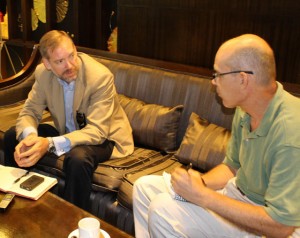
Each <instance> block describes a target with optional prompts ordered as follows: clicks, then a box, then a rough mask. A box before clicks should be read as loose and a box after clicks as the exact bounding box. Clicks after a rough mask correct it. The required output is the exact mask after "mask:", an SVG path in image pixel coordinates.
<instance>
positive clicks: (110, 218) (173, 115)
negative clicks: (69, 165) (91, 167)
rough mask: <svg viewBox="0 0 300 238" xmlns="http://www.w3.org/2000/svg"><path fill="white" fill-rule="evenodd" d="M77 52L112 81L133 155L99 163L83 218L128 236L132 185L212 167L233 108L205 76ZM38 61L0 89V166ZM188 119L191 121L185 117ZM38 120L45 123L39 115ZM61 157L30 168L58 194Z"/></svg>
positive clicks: (177, 66)
mask: <svg viewBox="0 0 300 238" xmlns="http://www.w3.org/2000/svg"><path fill="white" fill-rule="evenodd" d="M78 51H81V52H86V53H88V54H90V55H91V56H93V57H94V58H95V59H96V60H98V61H99V62H101V63H103V64H104V65H106V66H107V67H108V68H109V69H110V70H111V71H112V73H113V74H114V75H115V84H116V88H117V91H118V93H119V94H120V101H121V104H122V106H123V107H124V110H125V112H126V113H127V115H128V118H129V120H130V122H131V125H132V127H133V134H134V140H135V152H134V153H133V155H131V156H128V157H127V158H123V159H116V160H109V161H107V162H105V163H102V164H99V166H98V168H97V170H96V171H95V173H94V178H93V180H94V182H93V192H92V194H91V198H90V199H91V209H90V212H91V213H93V214H94V215H96V216H98V217H100V218H101V219H104V220H106V221H107V222H109V223H111V224H112V225H114V226H117V227H118V228H120V229H122V230H124V231H125V232H127V233H129V234H131V235H134V224H133V214H132V197H131V191H132V184H133V183H134V181H135V180H136V179H137V178H139V177H140V176H142V175H145V174H161V173H162V172H163V171H165V170H166V171H171V170H172V169H173V168H174V167H176V166H181V164H182V163H188V162H189V158H193V159H194V161H193V165H195V167H196V169H199V170H200V171H205V170H208V169H210V168H211V167H213V166H215V165H216V164H218V163H220V162H221V161H222V158H223V156H224V151H225V147H226V143H227V140H228V138H229V136H230V128H231V121H232V116H233V113H234V110H232V109H226V108H224V107H222V105H221V102H220V100H219V98H218V97H217V96H216V94H215V92H214V89H213V87H212V86H211V82H210V75H211V71H210V70H207V69H201V68H196V67H191V66H186V65H180V64H175V63H169V62H162V61H157V60H151V59H144V58H139V57H134V56H128V55H121V54H111V53H109V52H104V51H99V50H93V49H88V48H80V47H78ZM39 60H40V59H39V54H38V53H37V52H36V50H34V53H33V55H32V58H31V60H30V62H29V63H28V64H27V65H26V67H25V68H24V71H23V72H21V73H20V75H18V76H17V77H15V78H14V80H5V82H2V83H0V120H1V123H0V163H3V160H4V158H3V150H2V149H3V144H2V138H3V132H4V131H5V130H6V129H8V128H9V127H10V126H12V125H14V123H15V119H16V117H17V115H18V112H19V110H20V109H21V107H22V104H23V102H24V101H23V100H24V99H25V98H26V96H27V94H28V92H29V90H30V88H31V85H32V83H33V81H34V74H33V70H34V68H35V66H36V64H37V63H38V62H39ZM287 88H288V89H289V90H292V91H293V92H294V93H295V94H297V93H298V94H297V95H299V92H300V90H299V86H298V85H296V86H295V85H292V86H291V85H288V84H287ZM192 113H193V115H194V117H193V118H195V117H196V120H194V121H193V120H192V119H190V117H191V114H192ZM197 115H198V116H200V117H201V118H200V119H199V118H198V117H197ZM43 118H44V119H43V120H44V121H49V120H51V118H50V116H49V114H48V113H47V112H45V115H44V117H43ZM195 122H196V123H195ZM196 127H197V128H198V129H197V128H196ZM199 127H201V128H202V129H200V130H201V133H202V134H201V135H200V136H198V137H197V138H196V141H197V143H198V144H197V148H196V149H195V147H193V145H191V144H193V143H190V141H189V140H190V137H193V136H194V134H195V133H191V132H192V128H193V129H195V128H196V129H197V130H198V131H199ZM187 128H189V129H188V130H187ZM203 128H204V129H203ZM189 130H190V132H188V131H189ZM187 135H189V136H187ZM182 141H184V142H183V143H182ZM199 142H201V143H199ZM180 146H182V147H180ZM178 148H179V150H178ZM178 151H180V152H179V153H178ZM184 157H186V158H184ZM199 158H201V159H199ZM63 159H64V158H63V156H62V157H61V158H60V159H58V160H57V161H55V160H52V159H51V156H46V157H45V158H44V159H43V160H42V161H41V162H40V165H39V167H38V170H39V171H40V172H41V173H44V174H48V175H50V176H54V177H57V178H58V180H59V183H58V186H56V187H55V188H54V189H52V192H54V193H56V194H58V195H60V193H61V191H62V188H63V186H64V174H63V172H62V163H63Z"/></svg>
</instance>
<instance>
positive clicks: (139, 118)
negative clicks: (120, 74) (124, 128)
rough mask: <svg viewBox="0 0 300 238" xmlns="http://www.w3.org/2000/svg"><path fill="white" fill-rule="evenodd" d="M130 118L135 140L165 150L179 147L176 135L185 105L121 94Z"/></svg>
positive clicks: (122, 103)
mask: <svg viewBox="0 0 300 238" xmlns="http://www.w3.org/2000/svg"><path fill="white" fill-rule="evenodd" d="M119 101H120V103H121V105H122V107H123V109H124V111H125V113H126V115H127V117H128V119H129V122H130V125H131V127H132V130H133V138H134V142H135V144H137V145H144V146H146V147H149V148H155V149H157V150H161V151H164V152H171V151H174V150H175V149H176V148H177V143H176V136H177V130H178V127H179V121H180V117H181V113H182V110H183V106H182V105H179V106H176V107H165V106H161V105H157V104H146V103H145V102H143V101H141V100H138V99H135V98H129V97H127V96H124V95H121V94H119Z"/></svg>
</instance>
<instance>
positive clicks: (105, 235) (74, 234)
mask: <svg viewBox="0 0 300 238" xmlns="http://www.w3.org/2000/svg"><path fill="white" fill-rule="evenodd" d="M100 231H101V233H102V235H103V236H104V238H110V235H109V234H108V233H107V232H106V231H105V230H102V229H100ZM72 236H76V237H77V238H79V232H78V229H76V230H74V231H72V232H71V233H70V234H69V236H68V238H71V237H72Z"/></svg>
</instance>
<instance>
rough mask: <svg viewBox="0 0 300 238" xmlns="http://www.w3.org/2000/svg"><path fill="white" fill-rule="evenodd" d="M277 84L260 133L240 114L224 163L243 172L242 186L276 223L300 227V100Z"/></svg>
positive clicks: (239, 175)
mask: <svg viewBox="0 0 300 238" xmlns="http://www.w3.org/2000/svg"><path fill="white" fill-rule="evenodd" d="M277 84H278V89H277V92H276V94H275V96H274V98H273V99H272V101H271V102H270V105H269V106H268V109H267V111H266V113H265V115H264V117H263V120H262V121H261V124H260V126H259V127H258V128H257V129H256V130H255V131H250V116H249V115H248V114H247V113H245V112H244V111H242V110H241V109H240V108H237V109H236V113H235V116H234V119H233V123H232V136H231V141H230V143H229V145H228V149H227V153H226V158H225V160H224V163H225V164H227V165H229V166H231V167H233V168H235V169H238V172H237V175H236V177H237V178H236V185H237V186H238V187H239V188H240V189H241V190H242V191H243V192H244V193H245V194H246V196H247V197H248V198H249V199H250V200H252V201H253V202H255V203H257V204H261V205H263V206H264V208H265V210H266V212H267V213H268V214H269V215H270V216H271V217H272V218H273V219H274V220H276V221H278V222H280V223H282V224H286V225H290V226H300V99H299V98H296V97H294V96H292V95H291V94H289V93H288V92H286V91H284V90H283V87H282V85H281V84H280V83H277Z"/></svg>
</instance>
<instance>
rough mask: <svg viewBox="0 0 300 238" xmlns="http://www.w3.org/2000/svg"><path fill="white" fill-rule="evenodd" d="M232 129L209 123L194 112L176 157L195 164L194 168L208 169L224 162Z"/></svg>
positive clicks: (185, 162) (184, 162) (186, 162)
mask: <svg viewBox="0 0 300 238" xmlns="http://www.w3.org/2000/svg"><path fill="white" fill-rule="evenodd" d="M229 138H230V131H229V130H227V129H225V128H222V127H219V126H217V125H215V124H212V123H209V122H208V121H207V120H205V119H202V118H201V117H199V116H198V115H197V114H195V113H192V114H191V116H190V119H189V125H188V128H187V130H186V132H185V135H184V138H183V140H182V142H181V145H180V147H179V149H178V151H177V152H176V153H175V155H174V156H175V157H176V158H177V159H178V160H179V161H180V162H181V163H183V164H189V163H192V164H193V168H196V169H198V170H200V171H203V172H204V171H208V170H210V169H212V168H213V167H215V166H216V165H218V164H220V163H222V161H223V159H224V157H225V152H226V147H227V142H228V141H229Z"/></svg>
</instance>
